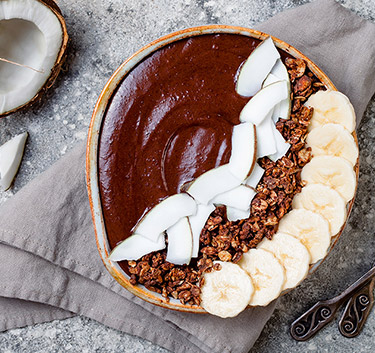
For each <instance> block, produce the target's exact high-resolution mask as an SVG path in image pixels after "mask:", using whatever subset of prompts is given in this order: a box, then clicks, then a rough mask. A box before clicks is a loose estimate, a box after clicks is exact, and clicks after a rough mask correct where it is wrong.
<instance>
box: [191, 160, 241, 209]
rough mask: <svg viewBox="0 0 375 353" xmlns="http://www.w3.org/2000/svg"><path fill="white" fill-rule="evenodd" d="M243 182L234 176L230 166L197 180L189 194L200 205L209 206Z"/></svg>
mask: <svg viewBox="0 0 375 353" xmlns="http://www.w3.org/2000/svg"><path fill="white" fill-rule="evenodd" d="M241 183H242V180H240V179H238V178H237V177H236V176H234V175H233V174H232V173H231V171H230V169H229V165H228V164H224V165H222V166H220V167H217V168H214V169H211V170H209V171H207V172H205V173H203V174H202V175H201V176H199V177H198V178H197V179H195V180H194V181H193V182H192V183H191V185H190V187H189V188H188V189H187V193H188V194H189V195H191V196H192V197H193V198H194V199H195V200H196V201H197V202H198V203H201V204H204V205H208V203H209V202H210V201H211V200H212V199H213V198H214V197H215V196H216V195H219V194H221V193H223V192H226V191H228V190H231V189H234V188H235V187H236V186H238V185H241Z"/></svg>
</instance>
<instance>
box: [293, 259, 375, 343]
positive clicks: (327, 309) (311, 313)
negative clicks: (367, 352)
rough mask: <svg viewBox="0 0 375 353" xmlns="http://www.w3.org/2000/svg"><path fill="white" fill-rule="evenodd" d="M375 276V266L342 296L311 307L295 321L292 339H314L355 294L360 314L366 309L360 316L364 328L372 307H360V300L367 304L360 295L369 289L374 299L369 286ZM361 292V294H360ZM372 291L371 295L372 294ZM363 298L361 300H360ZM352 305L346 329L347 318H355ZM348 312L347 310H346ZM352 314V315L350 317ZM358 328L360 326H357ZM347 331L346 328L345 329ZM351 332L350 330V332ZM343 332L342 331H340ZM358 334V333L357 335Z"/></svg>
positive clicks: (356, 306)
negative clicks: (363, 290)
mask: <svg viewBox="0 0 375 353" xmlns="http://www.w3.org/2000/svg"><path fill="white" fill-rule="evenodd" d="M374 275H375V266H374V267H372V268H371V269H370V271H368V272H367V273H366V274H364V275H363V276H362V277H361V278H360V279H358V280H357V281H356V282H355V283H353V284H352V285H351V286H350V287H348V288H347V289H346V290H344V291H343V292H342V293H341V294H340V295H338V296H336V297H334V298H332V299H329V300H324V301H319V302H317V303H316V304H315V305H314V306H313V307H311V308H310V309H309V310H308V311H306V313H304V314H303V315H301V316H300V317H299V318H298V319H297V320H295V321H294V322H293V323H292V325H291V328H290V333H291V335H292V337H293V338H294V339H295V340H297V341H306V340H308V339H309V338H311V337H313V336H314V335H315V334H316V333H317V332H318V331H319V330H320V329H321V328H322V327H324V326H325V325H327V324H328V323H329V322H331V321H332V320H333V319H334V317H335V314H336V312H337V310H338V309H339V308H340V306H341V305H342V304H343V303H344V302H345V301H346V300H347V299H348V298H350V297H351V296H352V295H353V294H354V295H355V294H356V293H358V296H357V297H356V298H357V299H355V300H354V303H355V308H356V310H357V312H358V308H359V310H361V308H362V307H366V309H365V310H362V311H361V315H360V316H358V317H360V323H361V326H360V328H362V326H363V324H364V322H365V321H366V318H367V316H368V313H369V312H370V309H371V306H372V305H370V307H369V308H367V307H368V305H364V304H360V306H358V300H360V303H365V302H366V300H364V296H363V295H362V297H361V295H360V294H359V292H361V289H365V288H368V291H367V292H366V293H368V294H367V295H370V296H371V298H372V299H373V297H372V288H373V286H371V287H370V286H369V285H368V284H369V283H373V281H369V280H370V279H371V278H372V277H373V276H374ZM358 291H359V292H358ZM370 291H371V294H370ZM359 298H361V299H359ZM350 308H351V305H349V303H348V306H347V309H348V316H345V318H344V317H343V319H342V321H343V325H344V326H345V325H346V328H347V329H349V326H348V325H349V323H348V322H345V323H344V320H346V318H348V319H349V318H352V315H354V316H355V314H352V311H351V310H354V307H353V309H350ZM345 312H346V310H345ZM349 313H350V315H349ZM364 314H365V315H364ZM357 326H358V325H357ZM343 330H345V328H344V329H343ZM349 331H350V330H349ZM340 332H341V329H340ZM357 334H358V333H357ZM353 337H354V336H353Z"/></svg>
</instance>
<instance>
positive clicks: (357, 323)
mask: <svg viewBox="0 0 375 353" xmlns="http://www.w3.org/2000/svg"><path fill="white" fill-rule="evenodd" d="M374 283H375V279H374V278H373V279H372V280H371V281H369V282H368V283H366V284H365V285H364V286H363V287H361V288H359V290H358V291H357V292H356V293H355V294H354V295H353V296H352V297H351V298H350V299H349V300H348V303H347V304H346V307H345V309H344V312H343V314H342V316H341V319H340V321H339V330H340V333H341V334H342V335H343V336H345V337H348V338H352V337H355V336H357V335H359V333H360V332H361V330H362V328H363V325H364V324H365V322H366V319H367V317H368V315H369V314H370V311H371V308H372V306H373V305H374Z"/></svg>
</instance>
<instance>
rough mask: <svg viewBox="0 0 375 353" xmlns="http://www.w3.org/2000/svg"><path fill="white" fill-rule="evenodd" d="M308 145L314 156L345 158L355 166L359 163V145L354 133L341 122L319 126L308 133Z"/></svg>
mask: <svg viewBox="0 0 375 353" xmlns="http://www.w3.org/2000/svg"><path fill="white" fill-rule="evenodd" d="M306 146H307V147H311V151H312V154H313V156H324V155H330V156H336V157H342V158H345V159H346V160H347V161H349V162H350V163H351V164H352V165H353V166H354V165H355V164H356V163H357V159H358V147H357V144H356V143H355V141H354V137H353V135H352V134H351V133H350V132H349V131H348V130H346V129H345V128H344V127H343V126H342V125H340V124H332V123H330V124H325V125H322V126H318V127H316V128H315V129H313V130H311V132H310V133H309V134H308V135H307V138H306Z"/></svg>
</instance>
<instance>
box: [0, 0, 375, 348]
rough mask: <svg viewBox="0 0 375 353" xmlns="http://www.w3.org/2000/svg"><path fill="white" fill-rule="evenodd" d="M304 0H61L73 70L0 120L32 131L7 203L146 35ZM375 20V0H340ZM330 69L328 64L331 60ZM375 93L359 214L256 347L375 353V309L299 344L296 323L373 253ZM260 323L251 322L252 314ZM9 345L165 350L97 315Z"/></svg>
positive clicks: (81, 131) (8, 128) (68, 141)
mask: <svg viewBox="0 0 375 353" xmlns="http://www.w3.org/2000/svg"><path fill="white" fill-rule="evenodd" d="M306 2H307V1H305V0H234V1H227V0H210V1H204V0H163V1H160V0H127V1H123V0H92V1H86V0H59V1H58V4H59V6H60V7H61V9H62V12H63V13H64V15H65V18H66V22H67V26H68V31H69V34H70V36H71V46H70V51H69V54H68V60H67V67H66V71H65V72H63V73H62V74H61V75H60V77H59V78H58V80H57V83H56V84H55V86H54V88H53V89H52V90H51V91H50V92H49V93H48V95H47V97H46V99H45V100H44V101H43V102H42V103H40V104H39V105H38V106H36V107H34V108H32V109H29V110H27V111H25V112H23V113H19V114H14V115H12V116H10V117H8V118H5V119H1V120H0V144H1V143H3V142H5V141H7V140H8V139H9V138H10V137H11V136H14V135H15V134H17V133H20V132H22V131H25V130H27V131H28V132H29V133H30V138H29V140H28V142H27V146H26V154H25V156H24V160H23V163H22V166H21V169H20V173H19V174H18V176H17V179H16V182H15V184H14V186H13V188H12V189H11V190H10V191H8V192H3V193H2V192H0V203H2V202H4V201H5V200H6V199H8V198H10V197H11V196H12V195H13V194H15V193H16V192H17V191H18V190H19V189H20V188H21V187H22V186H24V185H25V184H26V183H27V182H28V181H30V180H31V179H33V178H34V177H36V176H37V175H38V174H39V173H41V172H42V171H43V170H45V169H46V168H48V167H49V166H50V165H51V164H52V163H53V162H54V161H56V160H57V159H59V158H60V157H61V155H63V154H65V153H66V152H67V151H69V150H70V149H71V148H72V147H73V146H74V144H75V143H76V142H77V141H81V140H84V139H85V138H86V133H87V128H88V125H89V121H90V116H91V113H92V110H93V107H94V105H95V101H96V99H97V98H98V96H99V93H100V91H101V89H102V88H103V86H104V84H105V83H106V81H107V80H108V78H109V77H110V75H111V73H112V72H113V71H114V70H115V69H116V68H117V67H118V66H119V65H120V64H121V62H122V61H123V60H125V59H126V58H127V57H128V56H129V55H131V54H132V53H133V52H134V51H135V50H137V49H139V48H140V47H142V46H143V45H145V44H146V43H147V42H149V41H151V40H153V39H156V38H158V37H159V36H161V35H164V34H167V33H169V32H172V31H175V30H178V29H182V28H186V27H191V26H195V25H201V24H209V23H220V24H230V25H241V26H246V27H251V26H253V25H254V24H256V23H258V22H260V21H263V20H265V19H267V18H269V17H271V16H273V15H274V14H276V13H278V12H280V11H282V10H284V9H287V8H292V7H295V6H298V5H301V4H303V3H306ZM339 2H340V3H342V4H343V5H344V6H345V7H347V8H349V9H351V10H353V11H354V12H356V13H358V14H359V15H360V16H362V17H364V18H366V19H368V20H371V21H373V22H375V1H374V0H339ZM323 69H324V68H323ZM374 123H375V99H373V100H372V102H371V103H370V105H369V107H368V109H367V112H366V115H365V117H364V118H363V121H362V123H361V125H360V127H359V130H358V137H359V144H360V150H361V156H360V165H361V171H360V180H359V190H358V194H357V198H356V202H355V206H354V210H353V213H352V215H351V217H350V222H349V224H348V226H347V227H346V230H345V232H344V234H343V235H342V237H341V239H340V242H339V244H338V245H337V246H336V247H335V249H334V251H333V253H331V254H330V255H329V257H328V259H327V260H326V261H325V262H324V263H323V265H322V266H321V267H320V268H319V269H318V271H317V272H316V273H315V274H314V275H313V276H311V277H310V278H309V279H307V280H306V281H304V282H303V284H302V285H301V286H299V287H298V288H297V289H296V290H294V291H293V292H291V293H290V294H288V295H285V296H284V297H283V298H282V299H281V300H280V301H279V303H278V306H277V310H276V311H275V313H274V315H273V317H272V318H271V320H270V321H269V322H268V324H267V325H266V327H265V329H264V331H263V333H262V335H261V337H260V339H259V340H258V342H257V343H256V345H255V347H254V348H253V349H252V351H251V352H309V351H311V352H344V353H346V352H370V351H374V348H375V312H373V313H372V314H371V315H370V317H369V319H368V322H367V324H366V326H365V328H364V330H363V332H362V334H361V335H360V336H359V337H358V338H355V339H347V338H343V337H342V336H341V335H340V334H339V332H338V329H337V323H336V322H334V323H331V324H330V325H329V326H328V327H327V328H325V329H324V330H323V331H322V332H321V333H320V334H318V335H317V336H316V337H315V338H314V339H311V340H310V341H308V342H305V343H297V342H295V341H293V340H292V339H291V337H290V336H289V333H288V329H289V325H290V323H291V322H292V321H293V320H294V319H295V318H296V317H297V316H298V315H299V314H301V313H302V312H303V311H304V310H305V309H307V308H308V307H309V306H310V305H312V304H313V303H314V302H316V301H317V300H320V299H325V298H328V297H331V296H334V295H336V294H337V293H339V292H340V291H341V290H343V289H344V288H345V287H346V286H347V285H349V284H350V283H351V282H353V281H354V280H356V279H357V278H358V277H359V276H360V275H361V274H362V273H364V272H365V271H366V270H368V269H369V268H370V266H371V264H372V263H373V261H374V250H373V249H374V245H375V236H374V234H375V226H374V209H375V193H374V188H373V175H375V174H374V165H375V145H374V143H373V141H374V138H375V129H374ZM249 325H251V323H249ZM0 352H9V353H10V352H28V353H34V352H166V350H164V349H162V348H159V347H156V346H155V345H152V344H151V343H149V342H147V341H145V340H142V339H139V338H137V337H134V336H130V335H127V334H124V333H121V332H118V331H115V330H112V329H109V328H107V327H105V326H103V325H100V324H98V323H97V322H94V321H92V320H89V319H86V318H83V317H75V318H72V319H67V320H62V321H55V322H52V323H47V324H41V325H35V326H32V327H26V328H22V329H16V330H11V331H8V332H5V333H1V334H0Z"/></svg>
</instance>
